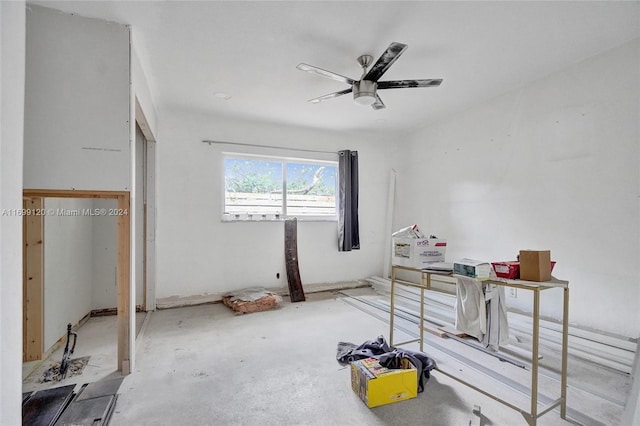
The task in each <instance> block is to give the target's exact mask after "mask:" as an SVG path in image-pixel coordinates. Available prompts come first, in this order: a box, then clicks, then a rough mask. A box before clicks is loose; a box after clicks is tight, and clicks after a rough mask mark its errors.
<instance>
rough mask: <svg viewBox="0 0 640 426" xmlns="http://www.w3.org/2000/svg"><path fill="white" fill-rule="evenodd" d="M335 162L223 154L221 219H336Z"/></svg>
mask: <svg viewBox="0 0 640 426" xmlns="http://www.w3.org/2000/svg"><path fill="white" fill-rule="evenodd" d="M337 171H338V163H337V162H336V161H319V160H301V159H290V158H279V157H253V156H247V155H236V154H226V155H225V156H224V185H225V191H224V193H225V196H224V215H223V219H224V220H278V219H282V218H285V217H292V216H295V217H299V218H306V219H312V220H336V219H337V216H336V184H337Z"/></svg>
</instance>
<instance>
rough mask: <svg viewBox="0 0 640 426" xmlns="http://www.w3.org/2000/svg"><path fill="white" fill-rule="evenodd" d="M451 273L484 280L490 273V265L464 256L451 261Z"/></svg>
mask: <svg viewBox="0 0 640 426" xmlns="http://www.w3.org/2000/svg"><path fill="white" fill-rule="evenodd" d="M453 273H454V274H457V275H464V276H465V277H471V278H475V279H477V280H483V279H485V280H486V279H487V278H489V276H490V275H491V265H490V264H489V263H487V262H483V261H481V260H474V259H467V258H464V259H460V260H457V261H455V262H453Z"/></svg>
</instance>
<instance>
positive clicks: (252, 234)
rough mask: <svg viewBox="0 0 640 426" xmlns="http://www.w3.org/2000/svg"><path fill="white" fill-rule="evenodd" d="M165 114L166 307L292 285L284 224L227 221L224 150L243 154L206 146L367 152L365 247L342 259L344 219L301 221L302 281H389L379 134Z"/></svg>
mask: <svg viewBox="0 0 640 426" xmlns="http://www.w3.org/2000/svg"><path fill="white" fill-rule="evenodd" d="M161 117H162V121H161V123H160V128H159V136H160V137H161V138H162V143H159V144H158V146H157V172H158V210H157V219H158V222H157V258H158V277H157V280H158V284H157V288H156V291H157V297H158V299H159V301H160V300H161V299H164V300H167V298H172V297H173V298H186V297H195V298H196V299H198V298H199V297H201V296H208V297H209V298H210V299H211V300H215V299H216V298H219V296H220V294H222V293H225V292H227V291H230V290H235V289H240V288H244V287H250V286H266V287H279V286H286V285H287V280H286V273H285V269H284V224H283V222H260V223H247V222H240V223H222V222H221V213H222V209H223V208H222V200H223V182H222V179H223V172H222V159H221V152H222V151H223V150H228V151H234V150H236V151H237V150H239V149H241V148H240V147H233V146H225V147H222V146H220V145H211V146H209V145H207V144H204V143H202V142H201V141H202V140H203V139H215V140H222V141H230V142H241V143H254V144H264V145H275V146H279V147H280V146H281V147H295V148H304V149H314V150H322V151H330V152H337V151H338V150H340V149H353V150H358V152H359V165H360V236H361V247H362V248H361V249H360V250H354V251H352V252H342V253H340V252H338V246H337V223H336V222H301V223H298V253H299V267H300V275H301V278H302V282H303V284H310V283H331V282H338V281H348V280H355V279H361V278H366V277H368V276H371V275H380V273H381V271H382V268H383V265H382V260H383V254H384V247H385V246H384V241H385V234H384V224H385V220H386V211H387V208H386V206H387V197H386V192H387V186H388V185H387V180H388V168H387V164H388V155H389V152H388V148H387V146H386V144H384V143H382V142H381V141H379V140H376V138H375V137H372V136H370V135H369V136H367V135H360V134H344V133H330V132H324V133H323V132H319V131H311V130H301V129H294V128H285V127H281V126H269V125H260V124H251V123H245V122H238V121H234V120H233V119H230V118H226V117H213V116H208V115H204V114H199V113H198V112H195V111H166V112H165V111H161ZM263 152H266V151H263ZM268 152H269V153H270V154H271V155H274V153H275V151H272V150H268ZM289 154H290V155H292V156H298V157H299V156H300V155H301V153H300V152H293V151H289ZM336 159H337V155H336ZM277 273H280V279H276V274H277ZM199 300H202V299H199Z"/></svg>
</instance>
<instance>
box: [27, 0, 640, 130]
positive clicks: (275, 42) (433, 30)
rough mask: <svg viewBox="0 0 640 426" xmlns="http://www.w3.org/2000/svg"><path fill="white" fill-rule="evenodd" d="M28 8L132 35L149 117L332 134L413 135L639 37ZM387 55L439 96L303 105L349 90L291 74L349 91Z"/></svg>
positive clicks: (591, 17)
mask: <svg viewBox="0 0 640 426" xmlns="http://www.w3.org/2000/svg"><path fill="white" fill-rule="evenodd" d="M34 3H38V4H41V5H44V6H47V7H52V8H56V9H60V10H64V11H67V12H73V13H77V14H79V15H83V16H88V17H95V18H101V19H106V20H109V21H115V22H119V23H123V24H128V25H131V26H132V28H133V31H134V40H135V43H136V48H137V51H138V53H139V56H140V58H141V61H142V63H143V67H144V68H145V72H146V74H147V79H148V81H149V85H150V87H151V90H152V93H153V96H154V101H155V103H156V105H157V107H158V109H159V111H160V114H161V115H162V112H163V111H166V110H167V109H168V108H187V109H194V110H198V111H199V112H203V111H204V112H207V113H210V114H215V115H225V116H229V117H238V118H242V119H248V120H253V121H264V122H272V123H278V124H286V125H299V126H308V127H314V128H327V129H334V130H374V131H376V132H387V131H389V132H394V133H404V132H406V131H411V130H414V129H416V128H419V127H422V126H425V125H427V124H428V123H430V122H432V121H435V120H439V119H442V118H444V117H446V116H447V115H449V114H452V113H454V112H458V111H461V110H464V109H467V108H470V107H472V106H473V105H475V104H478V103H480V102H483V101H486V100H488V99H490V98H493V97H496V96H499V95H500V94H502V93H505V92H507V91H510V90H513V89H515V88H518V87H520V86H523V85H526V84H527V83H529V82H531V81H534V80H537V79H540V78H542V77H544V76H546V75H548V74H551V73H553V72H556V71H559V70H561V69H564V68H566V67H567V66H569V65H571V64H574V63H576V62H579V61H581V60H583V59H585V58H588V57H590V56H593V55H595V54H597V53H599V52H602V51H605V50H607V49H610V48H612V47H615V46H617V45H619V44H622V43H624V42H626V41H628V40H631V39H633V38H636V37H639V36H640V2H637V1H633V2H632V1H620V2H617V1H604V2H589V1H569V2H559V1H557V2H556V1H546V2H522V1H512V2H480V1H471V2H451V1H440V2H438V1H409V2H399V1H353V2H345V1H330V2H326V1H282V2H271V1H269V2H267V1H257V2H248V1H195V2H193V1H174V2H161V1H152V2H148V1H72V2H64V1H38V2H34ZM392 41H398V42H402V43H405V44H408V46H409V48H408V49H407V50H406V51H405V52H404V54H403V55H402V56H401V57H400V58H399V59H398V61H397V62H395V64H393V66H392V67H391V68H390V69H389V71H388V72H387V73H386V74H385V75H384V76H383V78H382V79H381V80H396V79H421V78H442V79H444V82H443V84H442V86H440V87H436V88H415V89H399V90H384V91H380V92H379V93H380V96H381V97H382V99H383V100H384V102H385V103H386V105H387V108H386V109H384V110H380V111H374V110H373V109H371V108H370V107H363V106H358V105H356V104H354V103H353V100H352V97H351V96H350V95H345V96H342V97H339V98H335V99H331V100H328V101H325V102H322V103H320V104H310V103H308V102H307V100H308V99H311V98H315V97H317V96H321V95H324V94H327V93H330V92H334V91H338V90H342V89H346V88H347V87H348V86H347V85H345V84H342V83H339V82H336V81H333V80H329V79H325V78H322V77H319V76H316V75H311V74H308V73H305V72H302V71H299V70H297V69H296V65H297V64H298V63H300V62H305V63H308V64H311V65H315V66H318V67H320V68H324V69H327V70H331V71H334V72H337V73H339V74H343V75H346V76H349V77H351V78H354V79H356V80H357V79H359V78H360V74H361V70H360V67H359V65H358V63H357V62H356V58H357V57H358V56H359V55H362V54H370V55H372V56H373V57H374V60H375V59H377V58H378V57H379V56H380V54H381V53H382V52H383V51H384V50H385V49H386V48H387V46H388V45H389V43H390V42H392ZM594 84H606V81H596V82H594ZM218 92H222V93H228V94H230V95H231V96H232V98H231V99H229V100H223V99H220V98H218V97H216V96H215V93H218ZM160 119H161V116H160Z"/></svg>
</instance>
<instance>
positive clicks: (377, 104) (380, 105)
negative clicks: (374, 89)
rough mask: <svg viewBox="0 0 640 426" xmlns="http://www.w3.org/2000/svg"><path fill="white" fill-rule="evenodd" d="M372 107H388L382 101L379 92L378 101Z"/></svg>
mask: <svg viewBox="0 0 640 426" xmlns="http://www.w3.org/2000/svg"><path fill="white" fill-rule="evenodd" d="M371 108H373V109H375V110H376V111H377V110H379V109H384V108H386V105H385V104H384V102H382V99H380V96H378V94H377V93H376V101H375V102H374V103H372V104H371Z"/></svg>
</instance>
